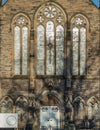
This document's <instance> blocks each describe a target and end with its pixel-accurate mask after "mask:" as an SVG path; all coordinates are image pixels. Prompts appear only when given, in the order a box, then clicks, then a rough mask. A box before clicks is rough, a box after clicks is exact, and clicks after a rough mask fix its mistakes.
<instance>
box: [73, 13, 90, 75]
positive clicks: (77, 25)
mask: <svg viewBox="0 0 100 130" xmlns="http://www.w3.org/2000/svg"><path fill="white" fill-rule="evenodd" d="M88 25H89V24H88V21H87V19H86V18H85V17H84V16H83V15H81V14H78V15H76V16H75V17H73V18H72V20H71V29H72V75H73V76H77V75H80V76H83V75H85V74H86V37H87V29H88Z"/></svg>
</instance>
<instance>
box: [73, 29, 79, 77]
mask: <svg viewBox="0 0 100 130" xmlns="http://www.w3.org/2000/svg"><path fill="white" fill-rule="evenodd" d="M78 42H79V29H78V28H77V27H74V28H73V75H78Z"/></svg>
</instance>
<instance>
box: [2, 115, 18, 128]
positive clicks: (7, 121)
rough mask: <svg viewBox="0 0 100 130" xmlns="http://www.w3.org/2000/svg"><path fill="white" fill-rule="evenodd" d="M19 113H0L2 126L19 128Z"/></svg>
mask: <svg viewBox="0 0 100 130" xmlns="http://www.w3.org/2000/svg"><path fill="white" fill-rule="evenodd" d="M17 127H18V114H17V113H11V114H10V113H0V128H17Z"/></svg>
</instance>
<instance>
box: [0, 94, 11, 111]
mask: <svg viewBox="0 0 100 130" xmlns="http://www.w3.org/2000/svg"><path fill="white" fill-rule="evenodd" d="M12 111H13V100H12V99H11V98H10V97H8V96H6V97H4V98H3V99H2V100H1V102H0V112H1V113H11V112H12Z"/></svg>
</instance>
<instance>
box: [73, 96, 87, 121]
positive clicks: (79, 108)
mask: <svg viewBox="0 0 100 130" xmlns="http://www.w3.org/2000/svg"><path fill="white" fill-rule="evenodd" d="M73 104H74V111H75V118H76V119H81V120H82V119H83V118H84V113H85V101H84V100H83V98H82V97H80V96H78V97H76V98H75V99H74V101H73Z"/></svg>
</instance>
